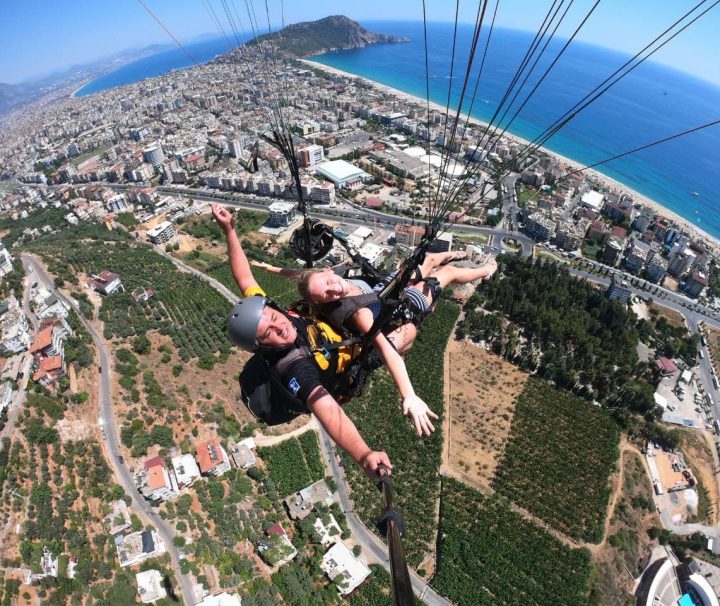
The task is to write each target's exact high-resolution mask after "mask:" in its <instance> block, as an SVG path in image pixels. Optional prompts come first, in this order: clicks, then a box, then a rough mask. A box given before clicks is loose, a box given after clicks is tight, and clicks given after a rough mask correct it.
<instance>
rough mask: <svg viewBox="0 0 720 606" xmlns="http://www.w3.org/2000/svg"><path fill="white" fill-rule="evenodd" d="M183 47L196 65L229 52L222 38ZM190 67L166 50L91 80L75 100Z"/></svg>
mask: <svg viewBox="0 0 720 606" xmlns="http://www.w3.org/2000/svg"><path fill="white" fill-rule="evenodd" d="M233 40H234V38H233ZM183 46H184V47H185V48H186V49H187V51H188V52H189V53H190V55H191V56H192V57H193V59H195V61H196V62H197V63H198V64H202V63H207V62H208V61H212V60H213V59H214V58H215V57H217V56H218V55H222V54H223V53H226V52H228V50H229V47H228V43H227V41H226V40H225V38H221V37H217V38H215V37H210V38H206V39H203V40H200V41H196V42H193V43H190V44H184V45H183ZM193 65H194V64H193V61H192V60H191V59H190V57H188V55H187V54H186V53H185V51H183V50H181V49H179V48H177V47H175V46H173V47H172V48H170V49H168V50H165V51H161V52H159V53H155V54H153V55H149V56H147V57H143V58H142V59H138V60H137V61H132V62H130V63H126V64H125V65H123V66H121V67H118V68H117V69H114V70H112V71H110V72H107V73H106V74H103V75H102V76H99V77H97V78H95V79H94V80H91V81H90V82H88V83H87V84H86V85H85V86H83V87H81V88H79V89H78V90H76V91H75V96H76V97H84V96H85V95H92V94H93V93H99V92H101V91H104V90H108V89H110V88H116V87H118V86H125V85H126V84H134V83H135V82H140V81H141V80H145V79H147V78H154V77H155V76H161V75H163V74H167V73H169V72H173V71H177V70H180V69H185V68H186V67H192V66H193Z"/></svg>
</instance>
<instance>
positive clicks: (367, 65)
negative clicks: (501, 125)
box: [313, 21, 720, 238]
mask: <svg viewBox="0 0 720 606" xmlns="http://www.w3.org/2000/svg"><path fill="white" fill-rule="evenodd" d="M362 25H363V26H364V27H366V28H368V29H370V30H371V31H375V32H378V33H384V34H395V35H400V36H407V37H409V38H410V40H411V41H410V42H409V43H407V44H384V45H377V46H369V47H366V48H362V49H356V50H349V51H338V52H334V53H329V54H326V55H321V56H317V57H313V59H314V60H315V61H318V62H320V63H324V64H325V65H329V66H331V67H336V68H338V69H342V70H344V71H348V72H352V73H354V74H358V75H361V76H364V77H366V78H369V79H371V80H375V81H377V82H380V83H382V84H386V85H388V86H392V87H394V88H397V89H400V90H402V91H404V92H407V93H411V94H414V95H418V96H420V97H423V98H424V97H425V94H426V89H425V86H426V77H425V47H424V42H423V29H422V23H417V22H397V21H395V22H382V21H375V22H363V23H362ZM452 34H453V25H452V24H450V23H431V24H428V48H429V73H430V80H429V82H430V99H431V100H432V101H435V102H437V103H441V104H442V105H445V104H446V102H447V97H448V84H449V83H450V82H451V83H452V88H451V101H450V103H451V108H457V104H458V100H459V92H460V90H461V87H462V82H463V79H464V75H465V67H466V65H467V60H468V54H469V48H470V40H471V36H472V26H470V25H461V26H459V29H458V42H457V48H456V60H455V70H454V77H453V78H450V76H451V74H450V58H451V54H452ZM486 35H487V32H485V34H484V35H483V36H481V39H480V44H481V46H480V50H479V51H478V52H477V54H476V68H477V67H479V63H480V60H481V57H482V50H483V48H484V41H485V39H486ZM532 36H533V34H530V33H528V32H520V31H515V30H507V29H495V30H494V31H493V35H492V38H491V42H490V46H489V48H488V55H487V58H486V61H485V65H484V68H483V74H482V78H481V80H480V86H479V89H478V93H477V96H476V99H475V103H474V105H473V107H472V112H471V113H472V115H473V116H475V117H477V118H479V119H481V120H485V121H488V120H489V119H490V118H491V117H492V115H493V112H494V111H495V108H496V107H497V105H498V103H499V101H500V99H501V98H502V95H503V93H504V91H505V89H506V87H507V85H508V84H509V83H510V80H511V79H512V76H513V74H514V73H515V70H516V68H517V66H518V65H519V64H520V61H521V60H522V57H523V55H524V54H525V51H526V50H527V48H528V47H529V46H530V43H531V41H532ZM648 42H649V40H638V50H639V49H640V48H642V47H644V46H645V44H647V43H648ZM563 44H564V41H560V40H558V41H553V42H551V44H550V46H549V47H548V50H547V51H546V53H545V54H546V55H547V56H548V59H547V60H544V58H543V60H541V62H540V64H539V65H538V67H537V68H536V69H535V73H537V77H536V78H532V77H531V78H530V80H529V81H528V83H527V84H526V86H525V88H524V89H523V90H526V91H529V90H530V89H531V88H532V86H534V84H535V83H536V82H537V80H538V79H539V77H540V76H541V75H542V73H543V72H544V71H545V68H546V67H547V66H549V64H550V62H551V61H552V60H553V59H554V57H555V55H556V54H557V53H558V52H559V50H560V49H561V48H562V45H563ZM670 44H672V43H670ZM628 59H629V56H628V55H625V54H622V53H618V52H615V51H611V50H608V49H604V48H600V47H597V46H592V45H589V44H582V43H577V42H573V43H572V44H571V45H570V46H569V47H568V49H567V50H566V51H565V53H564V54H563V56H562V57H561V58H560V60H559V61H558V62H557V63H556V65H555V67H554V68H553V69H552V71H551V72H550V73H549V75H548V76H547V78H546V79H545V80H544V81H543V82H542V83H541V84H540V86H539V88H538V89H537V91H536V93H535V95H534V96H533V98H532V99H531V101H530V102H529V103H528V104H527V105H526V106H525V107H524V108H523V109H522V110H521V112H520V113H519V115H518V117H517V119H516V120H515V121H514V122H513V123H512V125H511V126H510V129H509V130H510V132H512V133H514V134H516V135H518V136H520V137H523V138H525V139H528V140H532V139H533V138H534V137H535V136H536V135H538V134H539V133H540V132H542V131H543V129H544V128H545V127H547V126H548V125H549V124H551V123H552V122H553V121H554V120H555V119H556V118H558V117H559V116H561V115H562V114H563V113H564V112H565V111H566V110H568V109H570V108H571V107H572V106H573V105H574V104H575V103H576V102H577V101H579V100H580V99H581V98H582V97H583V96H584V95H585V94H586V93H588V92H589V91H590V90H592V89H593V88H594V87H595V86H596V85H597V84H599V83H601V82H602V81H603V80H604V79H605V78H607V77H608V76H610V75H611V74H612V73H613V72H614V71H615V70H616V69H617V68H619V67H620V66H621V65H623V64H624V63H625V62H626V61H627V60H628ZM477 71H478V69H475V70H474V72H473V74H477ZM474 82H475V80H474V79H472V80H471V83H472V86H474ZM469 96H470V95H468V97H469ZM524 98H525V95H524V94H521V95H520V96H519V100H518V101H517V102H516V104H515V106H514V107H518V106H519V104H520V103H521V102H522V100H523V99H524ZM468 109H470V106H469V105H468V103H467V102H466V104H464V105H463V110H464V111H467V110H468ZM512 113H513V112H512V111H511V112H510V113H509V114H508V117H507V118H506V121H505V123H506V122H507V121H508V120H509V119H510V117H511V116H512ZM719 118H720V87H718V86H715V85H713V84H711V83H709V82H706V81H703V80H700V79H697V78H694V77H692V76H688V75H687V74H684V73H682V72H679V71H676V70H673V69H670V68H667V67H664V66H662V65H660V64H657V63H651V62H650V61H648V62H646V63H644V64H642V65H641V66H640V67H639V68H637V69H636V70H635V71H633V72H632V73H631V74H630V75H629V76H627V77H626V78H624V79H623V80H621V81H620V82H619V83H618V84H617V85H615V86H614V87H613V88H611V89H610V90H609V91H608V92H607V93H606V94H605V95H604V96H602V97H601V98H600V99H598V100H597V101H596V102H595V103H593V104H592V105H590V106H589V107H588V108H587V109H586V110H585V111H584V112H582V113H580V114H579V115H578V116H577V117H576V118H575V119H574V120H573V121H572V122H570V123H569V124H568V125H567V126H565V127H564V128H563V129H562V130H561V131H560V132H559V133H558V134H557V135H555V136H554V137H553V138H552V139H550V141H549V142H548V143H546V144H545V147H547V148H549V149H551V150H553V151H556V152H558V153H560V154H562V155H564V156H567V157H568V158H572V159H574V160H576V161H578V162H580V163H582V164H585V165H587V164H591V163H593V162H596V161H599V160H603V159H606V158H609V157H612V156H613V155H616V154H618V153H622V152H625V151H628V150H630V149H633V148H635V147H639V146H641V145H643V144H645V143H650V142H652V141H656V140H658V139H661V138H663V137H666V136H668V135H672V134H674V133H677V132H681V131H684V130H687V129H689V128H692V127H694V126H699V125H701V124H704V123H707V122H711V121H713V120H717V119H719ZM597 170H599V171H601V172H603V173H605V174H606V175H608V176H610V177H613V178H615V179H617V180H618V181H620V182H622V183H625V184H626V185H628V186H629V187H632V188H633V189H635V190H637V191H639V192H640V193H642V194H644V195H646V196H648V197H649V198H652V199H654V200H656V201H657V202H659V203H660V204H662V205H663V206H665V207H667V208H669V209H671V210H673V211H675V212H676V213H677V214H679V215H681V216H682V217H685V218H686V219H688V220H690V221H692V222H693V223H695V224H697V225H698V227H701V228H702V229H704V230H705V231H707V232H708V233H710V234H712V235H714V236H716V237H718V238H720V194H718V184H719V183H720V126H716V127H712V128H708V129H706V130H703V131H700V132H698V133H694V134H692V135H688V136H686V137H682V138H680V139H677V140H675V141H671V142H669V143H665V144H662V145H658V146H656V147H654V148H651V149H649V150H645V151H643V152H639V153H637V154H633V155H630V156H626V157H624V158H621V159H619V160H615V161H613V162H610V163H608V164H604V165H602V166H599V167H598V168H597ZM693 192H697V193H698V194H700V195H699V196H698V197H695V196H693V195H692V193H693Z"/></svg>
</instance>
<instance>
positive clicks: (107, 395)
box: [22, 254, 195, 606]
mask: <svg viewBox="0 0 720 606" xmlns="http://www.w3.org/2000/svg"><path fill="white" fill-rule="evenodd" d="M22 259H23V264H25V263H27V265H26V266H27V267H30V268H32V270H33V272H34V273H35V274H36V275H37V277H38V280H39V281H41V282H43V284H45V286H46V287H47V288H48V290H50V291H51V292H55V294H56V295H57V296H58V298H59V299H61V300H62V301H63V302H64V303H66V304H67V305H69V306H70V307H71V308H72V309H73V310H74V311H75V313H76V314H77V315H78V318H80V321H81V322H82V324H83V325H84V326H85V328H86V329H87V330H88V332H89V333H90V335H91V336H92V339H93V342H94V343H95V346H96V347H97V350H98V353H99V356H100V359H99V361H98V365H99V367H100V368H101V369H102V372H100V374H99V377H98V378H99V381H98V401H99V403H100V419H101V420H102V422H103V428H102V433H103V437H104V438H105V445H106V447H107V452H108V458H109V463H110V467H112V469H113V471H114V472H115V477H116V478H117V479H118V481H119V482H120V484H121V485H122V487H123V488H124V489H125V492H126V493H127V494H129V495H130V498H131V499H132V504H131V506H132V508H133V509H134V510H135V511H136V512H137V513H140V514H141V515H143V514H144V516H145V517H146V518H147V519H148V520H149V521H150V523H151V524H152V525H153V526H154V527H155V530H156V531H157V533H158V535H159V536H160V538H161V539H162V540H163V542H164V543H165V546H166V547H167V550H168V553H169V554H170V558H171V560H172V563H173V566H174V568H175V575H176V576H177V578H179V579H180V587H181V589H182V594H183V599H184V601H185V604H188V605H190V606H192V605H194V604H195V594H194V592H193V589H192V585H191V584H190V581H189V579H188V578H187V577H186V576H185V575H184V574H182V572H181V571H180V554H179V552H178V549H177V547H176V546H175V544H174V543H173V538H174V536H175V533H174V531H173V529H172V528H171V527H170V525H169V524H168V523H167V522H166V521H165V520H163V519H162V518H161V517H160V516H158V515H157V514H156V513H155V512H154V511H153V510H152V509H151V508H150V505H149V504H148V503H147V501H145V499H144V498H143V496H142V495H141V494H140V493H139V492H138V491H137V488H136V487H135V482H133V479H132V476H131V474H130V471H129V470H128V468H127V467H126V466H125V464H124V463H123V464H121V463H120V461H119V459H118V457H119V456H120V454H121V450H120V443H119V441H118V432H117V427H116V425H115V417H114V415H113V411H112V392H111V384H110V372H111V368H112V362H111V359H110V355H109V354H108V351H107V348H106V347H105V342H104V340H103V339H102V338H101V336H100V335H99V334H98V333H97V331H96V330H95V329H94V328H93V326H92V325H91V324H90V323H89V322H88V321H87V320H86V319H85V318H84V317H83V316H82V315H81V313H80V309H79V308H78V306H77V304H76V303H75V301H73V300H72V299H70V298H68V297H66V296H65V295H64V294H62V293H61V292H60V291H57V290H55V287H54V283H53V279H52V278H51V277H50V276H49V275H48V274H47V273H45V271H44V270H43V269H42V267H40V265H39V264H38V263H37V262H36V261H35V260H34V259H33V258H32V256H30V255H26V254H23V255H22Z"/></svg>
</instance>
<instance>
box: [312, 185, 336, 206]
mask: <svg viewBox="0 0 720 606" xmlns="http://www.w3.org/2000/svg"><path fill="white" fill-rule="evenodd" d="M310 199H311V200H312V201H313V202H317V203H318V204H332V203H333V202H335V185H333V184H332V183H316V184H313V185H312V187H311V188H310Z"/></svg>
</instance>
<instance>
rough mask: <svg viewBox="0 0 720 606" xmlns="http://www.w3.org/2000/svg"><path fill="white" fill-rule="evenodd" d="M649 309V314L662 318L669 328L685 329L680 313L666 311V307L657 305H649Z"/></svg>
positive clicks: (685, 325)
mask: <svg viewBox="0 0 720 606" xmlns="http://www.w3.org/2000/svg"><path fill="white" fill-rule="evenodd" d="M649 307H650V312H651V313H653V314H655V313H657V315H658V316H661V317H664V318H665V319H666V320H667V322H668V324H670V326H673V327H675V328H685V329H686V328H687V323H686V322H685V318H684V317H683V315H682V314H681V313H680V312H678V311H674V310H672V309H668V308H667V307H663V306H662V305H658V304H657V303H650V305H649Z"/></svg>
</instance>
